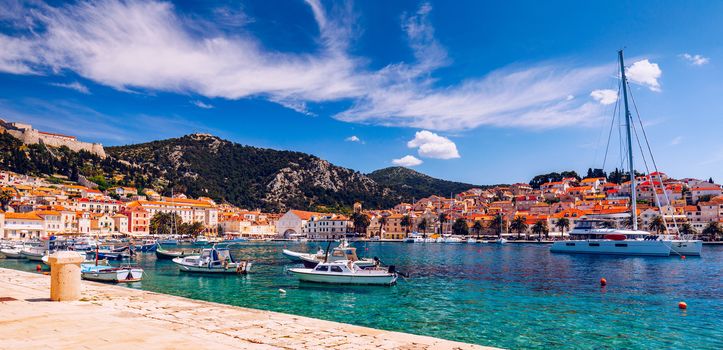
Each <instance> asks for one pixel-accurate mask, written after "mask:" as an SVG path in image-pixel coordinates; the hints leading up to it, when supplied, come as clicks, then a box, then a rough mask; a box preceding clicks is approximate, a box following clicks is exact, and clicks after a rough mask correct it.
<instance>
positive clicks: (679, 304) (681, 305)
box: [678, 301, 688, 310]
mask: <svg viewBox="0 0 723 350" xmlns="http://www.w3.org/2000/svg"><path fill="white" fill-rule="evenodd" d="M678 308H679V309H681V310H685V309H687V308H688V304H686V303H685V302H684V301H681V302H679V303H678Z"/></svg>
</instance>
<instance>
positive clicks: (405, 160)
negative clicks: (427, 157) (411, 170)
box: [392, 154, 423, 167]
mask: <svg viewBox="0 0 723 350" xmlns="http://www.w3.org/2000/svg"><path fill="white" fill-rule="evenodd" d="M422 163H423V162H422V160H421V159H419V158H417V157H415V156H413V155H411V154H410V155H406V156H404V157H402V158H399V159H392V164H394V165H399V166H405V167H412V166H417V165H420V164H422Z"/></svg>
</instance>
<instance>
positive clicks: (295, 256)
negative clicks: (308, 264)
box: [281, 248, 324, 263]
mask: <svg viewBox="0 0 723 350" xmlns="http://www.w3.org/2000/svg"><path fill="white" fill-rule="evenodd" d="M281 254H283V255H284V256H285V257H286V258H287V259H289V260H291V261H292V262H295V263H300V262H304V260H303V259H301V256H303V255H309V254H307V253H299V252H295V251H292V250H288V249H284V250H282V251H281ZM316 256H317V257H320V258H323V257H324V250H323V249H321V248H319V251H318V252H316Z"/></svg>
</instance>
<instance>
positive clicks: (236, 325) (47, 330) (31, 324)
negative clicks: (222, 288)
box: [0, 268, 489, 350]
mask: <svg viewBox="0 0 723 350" xmlns="http://www.w3.org/2000/svg"><path fill="white" fill-rule="evenodd" d="M49 289H50V278H49V277H48V276H44V275H40V274H34V273H28V272H21V271H16V270H10V269H3V268H0V344H2V345H1V346H0V348H3V349H13V350H20V349H32V350H37V349H180V348H189V349H206V348H211V349H339V350H346V349H348V350H361V349H409V350H412V349H420V350H422V349H425V350H426V349H429V350H431V349H489V348H486V347H482V346H478V345H472V344H465V343H458V342H452V341H447V340H442V339H437V338H432V337H425V336H418V335H411V334H406V333H398V332H390V331H383V330H378V329H372V328H366V327H359V326H353V325H348V324H343V323H337V322H330V321H323V320H318V319H313V318H307V317H301V316H294V315H287V314H282V313H277V312H270V311H262V310H254V309H248V308H241V307H235V306H229V305H223V304H216V303H210V302H204V301H197V300H192V299H186V298H181V297H175V296H171V295H165V294H159V293H152V292H147V291H139V290H134V289H130V288H125V287H120V286H113V285H106V284H100V283H93V282H87V281H83V282H82V285H81V299H80V300H78V301H67V302H53V301H51V300H50V299H49V298H48V290H49Z"/></svg>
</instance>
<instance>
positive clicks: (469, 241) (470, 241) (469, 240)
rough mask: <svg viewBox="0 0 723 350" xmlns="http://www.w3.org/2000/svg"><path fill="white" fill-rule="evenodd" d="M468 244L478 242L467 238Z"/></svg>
mask: <svg viewBox="0 0 723 350" xmlns="http://www.w3.org/2000/svg"><path fill="white" fill-rule="evenodd" d="M467 243H477V240H476V239H474V238H472V237H470V238H467Z"/></svg>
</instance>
